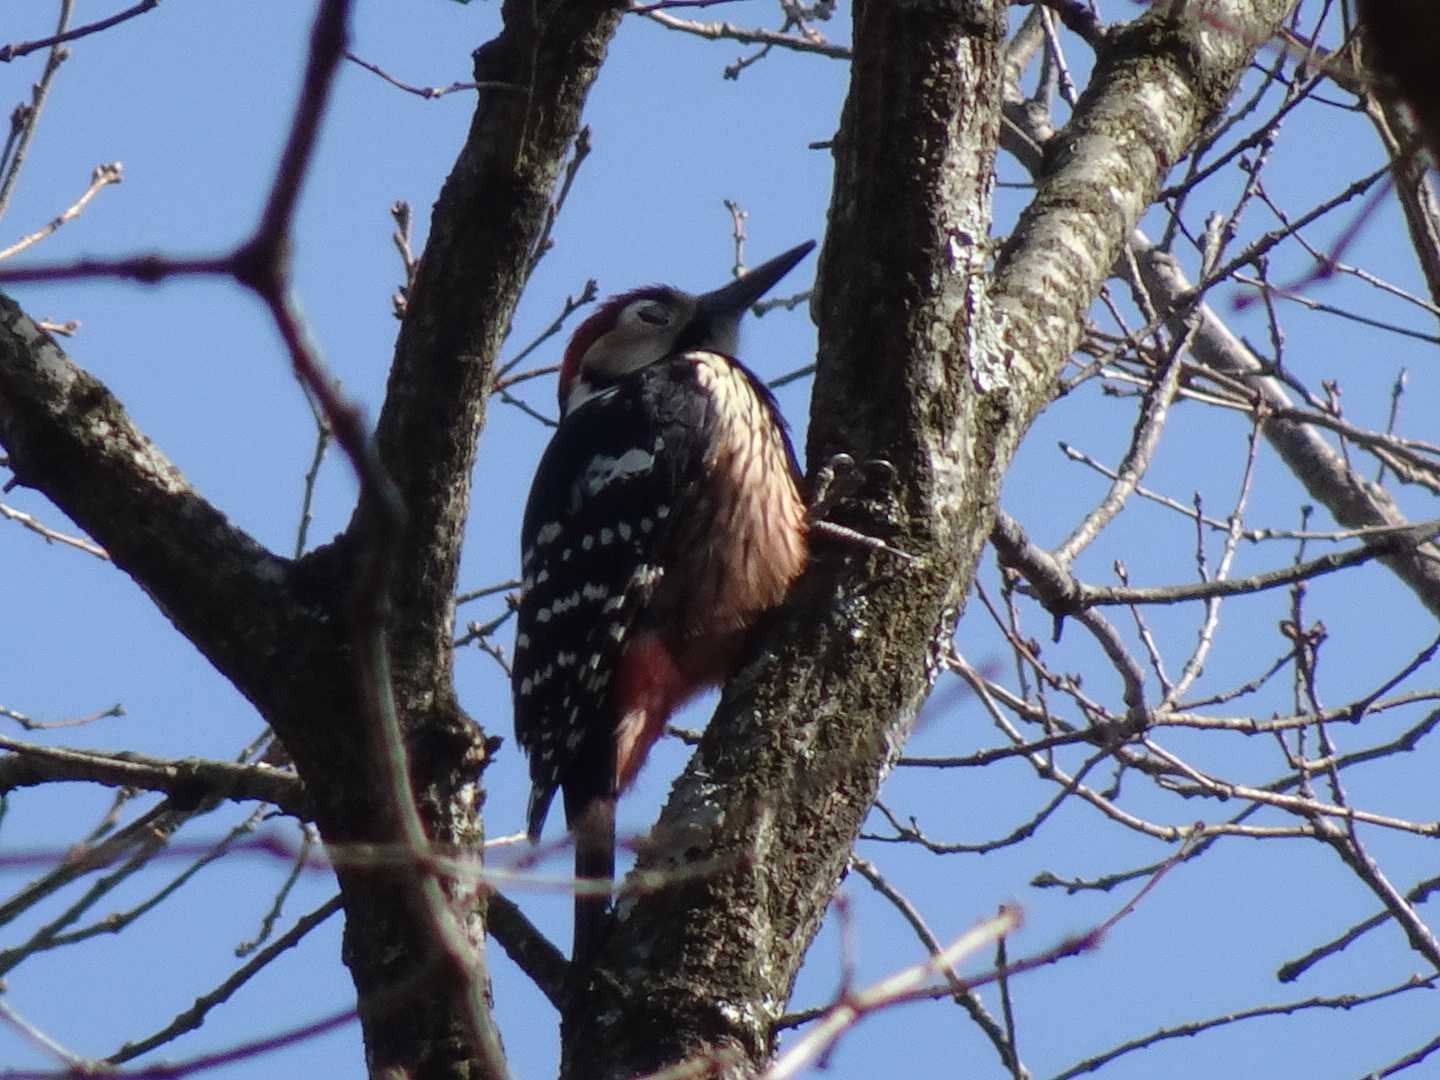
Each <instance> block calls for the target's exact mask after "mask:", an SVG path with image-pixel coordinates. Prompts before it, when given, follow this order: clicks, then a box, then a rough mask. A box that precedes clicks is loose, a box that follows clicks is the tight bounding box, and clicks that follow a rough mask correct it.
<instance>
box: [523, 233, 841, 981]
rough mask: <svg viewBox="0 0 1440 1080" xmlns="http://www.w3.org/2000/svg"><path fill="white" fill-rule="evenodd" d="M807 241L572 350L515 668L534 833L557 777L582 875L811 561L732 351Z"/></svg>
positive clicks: (774, 422) (603, 871) (642, 296)
mask: <svg viewBox="0 0 1440 1080" xmlns="http://www.w3.org/2000/svg"><path fill="white" fill-rule="evenodd" d="M811 247H813V245H812V244H805V245H802V246H801V247H798V248H795V249H793V250H791V251H790V252H787V253H786V254H785V255H782V256H780V257H779V258H778V259H775V260H772V261H771V262H769V263H766V264H765V265H764V266H761V267H759V268H757V269H756V270H755V271H754V272H752V273H751V274H748V275H746V276H745V277H742V278H740V279H737V280H736V281H734V282H732V283H730V284H729V285H727V286H725V287H724V288H722V289H719V290H716V291H715V292H713V293H708V294H705V295H703V296H698V297H697V296H690V295H688V294H685V293H682V292H680V291H679V290H675V289H670V288H667V287H662V286H656V287H651V288H647V289H641V290H636V291H635V292H631V293H626V294H623V295H621V296H619V297H616V298H614V299H613V300H610V301H608V302H607V303H606V304H604V305H602V306H601V308H600V309H599V310H598V311H597V312H596V313H595V314H594V315H592V316H591V317H590V318H589V319H587V320H586V321H585V322H584V323H583V324H582V325H581V326H580V328H579V329H578V330H577V331H576V333H575V335H574V337H573V339H572V341H571V343H570V346H569V348H568V349H567V351H566V355H565V361H564V364H563V365H562V369H561V375H560V387H559V395H560V402H561V421H560V425H559V428H558V429H557V431H556V433H555V435H554V438H553V439H552V441H551V443H550V445H549V447H548V448H547V449H546V451H545V453H544V455H543V456H542V458H541V460H540V464H539V467H538V468H537V470H536V474H535V479H534V482H533V485H532V488H531V492H530V499H529V501H528V503H527V504H526V509H525V519H524V525H523V528H522V533H521V576H522V587H521V600H520V607H519V611H518V618H517V630H516V640H515V653H514V664H513V668H512V679H513V689H514V699H515V733H516V738H517V740H518V741H519V743H520V745H521V747H522V748H523V749H524V750H525V751H526V753H527V754H528V755H529V757H530V774H531V779H532V791H531V796H530V804H529V808H528V811H527V815H526V817H527V828H528V831H529V834H530V837H531V839H532V840H534V839H538V838H539V836H540V832H541V830H542V828H543V826H544V823H545V818H546V814H547V811H548V809H549V806H550V804H551V801H552V799H553V797H554V794H555V792H556V790H557V789H559V790H561V791H562V792H563V794H564V804H565V816H566V821H567V824H568V825H569V826H570V828H571V830H572V831H573V832H574V834H575V843H576V876H577V878H581V879H586V878H596V879H609V878H611V877H612V876H613V873H614V803H615V798H616V797H617V796H618V795H619V793H620V792H621V791H623V790H624V789H625V787H627V786H628V785H629V784H630V782H631V781H632V780H633V779H634V777H635V774H636V773H637V772H638V771H639V769H640V766H641V765H642V764H643V762H644V758H645V755H646V754H647V753H648V751H649V749H650V746H651V745H652V744H653V743H654V741H655V740H656V739H657V738H658V737H659V735H660V734H661V733H662V731H663V728H664V724H665V720H666V718H667V717H668V716H669V715H670V713H671V712H672V711H673V710H674V709H675V708H676V707H678V706H679V705H680V704H681V703H683V702H684V701H685V700H686V699H688V698H689V697H691V696H693V695H694V694H695V693H697V692H698V691H699V690H701V689H703V688H705V687H707V686H713V685H716V684H718V683H721V682H723V681H724V680H725V679H726V678H728V677H729V675H730V673H731V672H732V671H733V670H734V668H735V666H736V664H737V663H738V661H739V659H740V656H741V650H742V649H743V646H744V639H745V635H746V632H747V631H748V630H749V628H750V626H751V625H753V623H754V621H755V619H756V618H758V616H759V615H760V614H761V613H762V612H764V611H765V610H768V609H769V608H771V607H774V606H775V605H777V604H779V603H780V602H781V601H782V600H783V599H784V597H785V594H786V593H787V592H788V590H789V587H790V585H791V583H792V582H793V581H794V579H795V578H796V577H797V576H798V575H799V573H800V571H801V570H802V569H803V568H804V565H805V560H806V554H807V547H806V524H805V508H804V504H803V502H802V500H801V498H800V495H799V486H798V483H799V472H798V469H797V467H796V464H795V459H794V453H793V450H792V449H791V446H790V442H789V438H788V436H787V435H786V433H785V428H784V423H783V420H782V419H781V417H780V414H779V411H778V409H777V408H776V405H775V402H774V399H773V398H772V396H771V395H770V393H769V391H768V390H767V389H766V388H765V386H764V384H763V383H761V382H760V381H759V380H758V379H757V378H756V377H755V376H754V375H753V374H752V373H751V372H749V371H748V370H747V369H746V368H745V367H744V366H743V365H742V364H740V363H739V361H737V360H735V359H734V357H733V356H732V355H730V354H731V353H733V351H734V350H735V346H736V338H737V336H738V335H737V330H738V324H739V321H740V318H741V316H742V315H743V313H744V311H745V310H747V309H748V307H749V306H750V304H752V303H753V302H754V301H755V300H756V299H758V298H759V297H760V296H761V295H763V294H764V292H765V291H767V290H768V289H769V288H770V287H771V286H772V285H773V284H774V283H775V282H776V281H778V280H779V279H780V277H782V276H783V275H784V274H785V273H786V272H787V271H788V270H789V269H790V268H791V267H792V266H794V265H795V263H796V262H798V261H799V260H800V259H801V258H803V257H804V255H805V254H806V253H807V252H808V251H809V250H810V248H811ZM607 909H608V901H607V898H606V896H605V895H600V896H598V897H594V896H591V897H586V896H579V897H577V903H576V939H575V945H574V956H575V957H576V959H577V960H584V961H588V959H589V958H590V957H592V956H593V953H594V950H595V949H596V948H598V945H599V943H600V941H601V939H602V932H603V928H604V925H605V918H606V912H607Z"/></svg>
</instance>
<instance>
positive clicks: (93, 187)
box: [0, 0, 153, 260]
mask: <svg viewBox="0 0 1440 1080" xmlns="http://www.w3.org/2000/svg"><path fill="white" fill-rule="evenodd" d="M152 2H153V0H152ZM120 174H121V168H120V163H119V162H118V161H112V162H110V163H109V164H108V165H96V166H95V171H94V172H92V173H91V174H90V186H89V187H87V188H86V189H85V191H84V193H83V194H82V195H81V196H80V198H78V199H76V200H75V203H74V205H72V206H71V207H70V208H69V209H68V210H66V211H64V212H63V213H62V214H61V215H60V216H59V217H57V218H52V219H51V221H50V223H49V224H48V225H45V226H44V227H43V228H40V229H37V230H35V231H34V232H33V233H31V234H30V235H29V236H22V237H21V238H20V239H19V240H16V241H15V243H13V244H11V245H10V246H9V247H7V248H5V249H4V250H0V260H4V259H8V258H10V256H12V255H18V254H19V253H20V252H22V251H24V250H25V249H26V248H28V247H31V246H33V245H35V244H38V243H39V242H40V241H41V240H44V239H45V238H46V237H47V236H50V235H51V234H52V233H54V232H55V231H56V230H58V229H59V228H60V226H62V225H64V224H65V223H66V222H67V221H73V220H74V219H75V218H77V217H79V216H80V214H81V212H82V211H83V210H84V209H85V207H86V205H87V204H88V203H89V202H90V200H91V199H93V198H94V197H95V195H96V193H97V192H98V191H99V190H100V189H101V188H103V187H107V186H108V185H110V184H118V183H120Z"/></svg>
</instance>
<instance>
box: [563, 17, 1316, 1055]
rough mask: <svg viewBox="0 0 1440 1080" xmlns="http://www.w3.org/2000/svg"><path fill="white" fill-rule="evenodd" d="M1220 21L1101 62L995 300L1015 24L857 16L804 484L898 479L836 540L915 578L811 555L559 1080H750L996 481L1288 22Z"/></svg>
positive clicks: (687, 796)
mask: <svg viewBox="0 0 1440 1080" xmlns="http://www.w3.org/2000/svg"><path fill="white" fill-rule="evenodd" d="M1237 6H1238V5H1232V6H1231V7H1230V8H1227V9H1224V10H1220V11H1218V12H1212V14H1216V15H1217V18H1219V19H1220V20H1221V22H1220V23H1219V25H1223V26H1225V27H1226V29H1225V30H1224V31H1222V30H1220V29H1219V28H1218V26H1217V24H1216V23H1212V22H1209V21H1200V20H1197V19H1194V18H1191V19H1188V20H1181V21H1172V20H1171V19H1169V18H1168V16H1166V15H1165V14H1164V13H1161V12H1152V13H1151V14H1148V15H1146V16H1144V17H1142V18H1141V19H1139V20H1137V22H1136V23H1135V24H1133V25H1132V26H1131V27H1128V28H1125V29H1122V30H1121V31H1120V32H1119V33H1117V34H1115V35H1114V36H1113V38H1112V41H1111V44H1110V46H1109V48H1107V49H1106V50H1105V52H1104V54H1103V55H1102V56H1101V58H1100V69H1101V73H1100V75H1099V76H1098V77H1097V78H1096V80H1095V81H1094V83H1093V89H1092V91H1091V92H1090V93H1089V94H1088V95H1087V97H1086V99H1085V100H1084V101H1082V103H1081V106H1080V108H1079V110H1078V111H1077V114H1076V116H1075V118H1074V120H1073V122H1072V124H1071V125H1070V127H1069V129H1068V130H1067V131H1066V132H1064V133H1062V140H1061V141H1060V146H1059V149H1058V152H1057V153H1056V155H1055V156H1054V157H1052V158H1051V167H1050V170H1049V172H1048V174H1047V175H1046V177H1045V178H1044V179H1043V181H1042V183H1041V186H1040V191H1039V192H1038V195H1037V199H1036V202H1035V206H1034V207H1033V208H1032V210H1031V211H1030V212H1029V213H1027V215H1026V216H1025V219H1024V220H1023V221H1022V224H1021V227H1020V229H1018V230H1017V232H1016V235H1015V236H1014V237H1013V238H1012V240H1011V242H1010V243H1009V244H1008V245H1007V246H1006V248H1005V249H1004V251H1003V252H1002V253H1001V255H1000V256H999V258H998V260H997V266H996V270H995V273H994V275H993V278H991V279H988V281H987V278H986V276H985V273H984V269H985V264H986V258H987V244H986V241H987V233H988V227H989V221H988V213H989V200H990V184H991V171H990V170H991V164H992V161H993V153H994V147H995V145H996V141H997V138H998V131H997V129H998V117H999V111H1000V99H1001V93H1002V87H1001V63H1002V57H1001V33H1002V28H1003V25H1004V22H1003V20H1004V13H1005V5H1004V4H1003V3H998V2H993V3H986V2H983V0H973V2H970V3H964V2H961V3H933V4H924V3H908V4H897V3H877V2H870V3H857V4H856V6H855V56H854V65H853V70H852V75H851V87H850V94H849V98H848V100H847V102H846V106H845V113H844V117H843V119H842V123H841V128H840V132H839V135H838V137H837V140H836V144H835V159H836V170H835V188H834V191H833V193H832V202H831V210H830V226H829V231H828V234H827V237H826V247H825V252H824V255H823V257H822V261H821V268H820V279H819V283H818V290H819V295H818V296H817V298H816V300H815V301H814V304H813V310H814V313H815V315H816V317H817V319H818V322H819V326H820V356H819V367H818V371H817V375H816V383H815V391H814V400H813V404H812V415H811V425H810V437H809V446H808V458H809V462H810V464H811V467H812V468H814V467H815V466H816V465H817V464H820V463H823V462H825V461H826V460H827V459H828V458H829V456H830V455H832V454H834V453H837V452H842V451H843V452H846V453H849V454H851V455H853V456H854V457H855V458H857V459H858V460H862V461H863V460H874V459H884V460H886V461H888V462H890V464H891V465H892V466H893V467H894V479H893V482H892V483H891V484H889V485H888V486H887V485H885V484H877V485H875V486H874V488H873V490H870V491H867V492H865V493H863V497H861V498H859V499H856V500H853V501H851V502H849V503H847V504H845V505H844V506H843V507H842V515H843V517H844V520H845V522H846V523H847V524H851V525H854V526H856V527H858V528H860V529H862V530H864V531H866V532H868V533H871V534H873V535H880V536H884V537H886V538H887V539H890V540H892V542H894V543H896V544H898V545H899V546H900V547H902V548H904V549H906V550H907V551H909V552H911V553H913V554H915V555H918V556H920V557H921V558H922V560H923V561H922V562H921V563H920V564H918V565H906V564H901V563H897V562H892V561H888V560H886V559H885V558H884V557H878V558H877V557H873V556H865V557H862V556H860V555H859V554H857V553H856V552H853V551H845V550H839V549H836V548H833V547H831V548H829V549H826V550H822V551H821V552H820V553H819V555H818V557H817V558H816V560H815V565H813V566H812V567H811V569H810V571H809V572H808V574H807V576H806V577H805V578H804V579H802V582H801V585H800V587H799V589H798V590H797V595H796V596H795V597H794V598H793V599H792V602H791V604H790V605H789V606H788V607H787V609H786V610H785V611H784V612H782V613H781V614H780V615H779V616H778V617H777V618H776V619H775V620H774V621H773V623H772V625H771V626H769V627H768V628H766V630H765V632H764V633H763V640H762V641H761V642H760V643H759V648H758V649H757V655H758V659H757V660H756V661H755V662H754V663H753V664H752V665H751V666H750V667H749V668H748V669H747V670H746V671H744V672H742V674H741V675H740V676H739V677H737V678H736V679H734V680H732V682H731V684H730V685H729V686H728V687H727V689H726V693H725V697H724V699H723V700H722V702H721V706H720V710H719V712H718V714H717V715H716V717H715V719H714V720H713V721H712V722H711V725H710V728H709V730H708V731H707V733H706V736H705V738H704V740H703V741H702V743H701V746H700V748H699V751H698V752H697V754H696V755H695V757H694V759H693V760H692V762H691V763H690V765H689V767H688V768H687V769H686V771H685V773H684V775H683V776H682V777H681V779H680V780H679V781H678V782H677V784H676V786H675V789H674V791H673V792H672V794H671V797H670V800H669V803H668V805H667V806H666V808H665V810H664V812H663V814H662V816H661V819H660V822H659V824H658V825H657V827H656V830H655V835H654V839H653V842H652V844H651V845H650V847H649V848H648V849H647V850H646V851H645V852H643V853H642V855H641V858H640V860H639V867H640V869H642V870H649V871H666V872H671V873H674V874H676V875H677V880H676V882H675V883H674V884H671V885H669V886H667V887H665V888H662V889H659V890H652V891H646V892H640V893H638V894H637V895H635V896H633V897H631V898H629V899H627V900H625V901H622V903H621V905H620V908H619V912H618V918H617V923H616V929H615V932H614V935H613V937H612V938H611V940H610V942H609V946H608V949H607V951H606V955H605V957H604V960H603V967H604V969H603V970H602V971H600V972H599V973H598V974H597V975H596V976H594V977H593V978H592V979H591V980H590V983H589V986H588V988H587V991H586V992H585V993H584V994H582V995H581V996H580V998H579V1000H577V1001H576V1002H575V1003H574V1004H573V1005H572V1006H571V1008H570V1009H569V1010H567V1015H566V1026H565V1030H564V1064H563V1068H562V1074H563V1075H564V1076H565V1077H566V1078H568V1080H573V1078H580V1077H584V1078H590V1077H605V1078H618V1077H622V1076H633V1075H636V1074H640V1073H644V1072H647V1071H650V1070H654V1069H658V1068H661V1067H664V1066H667V1065H674V1064H676V1063H678V1062H680V1061H684V1060H686V1059H691V1060H695V1059H701V1060H707V1061H708V1062H710V1063H711V1065H712V1066H713V1067H714V1068H716V1069H717V1071H721V1072H729V1073H733V1074H735V1075H740V1074H744V1073H746V1072H747V1071H749V1070H753V1069H754V1068H755V1067H756V1066H757V1065H759V1064H761V1063H763V1061H764V1060H765V1058H766V1056H767V1055H768V1054H769V1053H770V1051H771V1049H772V1042H773V1023H774V1020H775V1019H776V1017H777V1016H778V1015H779V1013H780V1011H781V1010H782V1008H783V1007H784V1004H785V1002H786V1000H787V998H788V995H789V991H790V988H791V986H792V985H793V982H794V978H795V975H796V971H797V969H798V967H799V964H800V962H801V959H802V958H803V955H804V952H805V949H806V947H807V946H808V945H809V943H810V941H811V939H812V938H813V936H814V934H815V932H816V930H817V928H818V926H819V924H820V921H821V919H822V917H823V915H824V912H825V908H826V906H827V904H828V902H829V898H830V896H831V895H832V893H833V891H834V888H835V886H836V884H837V883H838V881H839V879H840V878H841V876H842V875H843V873H844V868H845V865H846V860H847V858H848V856H849V853H850V850H851V847H852V845H853V842H854V838H855V836H856V834H857V833H858V831H859V828H860V826H861V823H862V822H863V820H864V818H865V815H866V814H867V813H868V811H869V808H870V806H871V804H872V802H873V800H874V797H875V795H876V792H877V790H878V787H879V784H880V782H881V780H882V779H883V777H884V775H885V773H886V771H887V770H888V768H889V766H890V764H891V762H893V760H894V757H895V755H896V754H897V753H898V752H899V749H900V747H901V746H902V745H903V743H904V740H905V738H906V736H907V735H908V734H909V731H910V728H911V726H912V724H913V721H914V718H915V716H916V714H917V712H918V710H919V708H920V706H921V704H922V703H923V702H924V700H925V697H926V695H927V693H928V691H929V688H930V685H931V681H932V679H933V675H934V661H935V658H936V654H937V653H938V651H939V650H940V649H942V648H943V647H944V646H945V643H946V641H947V639H948V636H949V633H950V631H951V628H952V626H953V622H954V620H955V618H956V617H957V614H958V610H959V606H960V604H961V602H962V599H963V597H964V595H965V593H966V591H967V590H968V587H969V584H970V580H971V575H972V573H973V569H974V565H975V562H976V560H977V559H978V557H979V553H980V550H981V547H982V545H983V541H984V537H985V535H986V533H987V531H988V529H989V527H990V520H991V517H992V509H993V507H994V505H995V500H996V498H997V496H998V493H999V487H1000V482H1001V478H1002V476H1003V473H1004V470H1005V467H1006V466H1007V465H1008V463H1009V460H1010V457H1011V455H1012V454H1013V452H1014V449H1015V447H1016V445H1017V444H1018V442H1019V439H1020V437H1021V436H1022V435H1023V433H1024V431H1025V429H1026V428H1027V427H1028V425H1029V423H1030V421H1031V420H1032V419H1033V418H1034V417H1035V415H1036V414H1037V413H1038V412H1039V410H1040V409H1041V408H1043V407H1044V405H1045V403H1046V402H1047V401H1048V400H1049V394H1050V387H1051V386H1052V384H1053V381H1054V379H1055V377H1056V375H1057V373H1058V372H1059V370H1060V368H1061V366H1062V364H1063V363H1064V362H1065V359H1066V358H1067V357H1068V355H1069V354H1070V352H1071V350H1072V349H1073V348H1074V346H1075V344H1076V342H1077V341H1078V339H1079V335H1080V332H1081V330H1082V327H1083V318H1084V314H1085V312H1086V310H1087V309H1088V307H1089V304H1090V303H1091V301H1092V300H1093V298H1094V297H1095V295H1096V294H1097V293H1098V291H1099V289H1100V287H1101V285H1102V283H1103V282H1104V280H1105V278H1106V275H1107V274H1108V272H1109V270H1110V267H1111V266H1112V265H1113V262H1114V260H1115V258H1116V256H1117V254H1118V253H1119V251H1120V245H1122V244H1123V243H1125V242H1126V240H1127V239H1128V237H1129V235H1130V231H1131V229H1132V228H1133V226H1134V223H1135V221H1136V219H1137V218H1138V216H1139V214H1140V213H1141V211H1142V210H1143V208H1144V207H1145V206H1146V205H1147V204H1148V202H1149V201H1150V199H1151V198H1152V197H1153V195H1154V192H1155V191H1156V190H1157V188H1158V185H1159V183H1160V181H1161V179H1162V178H1163V176H1164V174H1165V171H1166V170H1167V169H1168V168H1169V167H1170V165H1172V164H1173V163H1174V162H1175V160H1176V159H1177V158H1178V157H1179V155H1180V154H1181V153H1182V152H1183V151H1184V149H1185V147H1186V146H1187V145H1188V144H1189V143H1190V141H1191V140H1192V139H1193V138H1194V137H1195V136H1196V134H1197V133H1198V132H1199V131H1200V130H1201V128H1202V126H1203V124H1204V123H1205V121H1206V120H1207V119H1208V118H1209V117H1210V116H1211V115H1212V114H1213V112H1214V111H1216V110H1217V109H1219V108H1220V107H1221V106H1222V105H1223V104H1224V102H1225V100H1226V98H1227V97H1228V95H1229V93H1230V92H1231V90H1232V88H1233V86H1234V84H1235V82H1236V80H1237V79H1238V77H1239V75H1240V73H1241V72H1242V71H1243V69H1244V65H1245V64H1246V62H1247V61H1248V58H1249V57H1250V55H1251V54H1252V53H1253V49H1254V44H1253V43H1254V42H1257V41H1260V40H1264V39H1265V37H1267V36H1268V33H1269V29H1270V27H1271V26H1272V25H1273V24H1274V22H1275V21H1277V20H1278V19H1280V18H1281V17H1282V16H1283V15H1284V13H1285V12H1286V11H1287V10H1288V9H1289V6H1290V4H1289V3H1288V0H1287V2H1279V0H1277V2H1272V3H1259V4H1250V5H1245V9H1246V10H1245V11H1243V12H1241V11H1236V10H1234V8H1235V7H1237ZM1221 7H1223V5H1222V6H1221ZM987 285H988V288H987ZM687 870H689V871H691V872H692V873H691V874H690V875H689V876H685V872H686V871H687Z"/></svg>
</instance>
